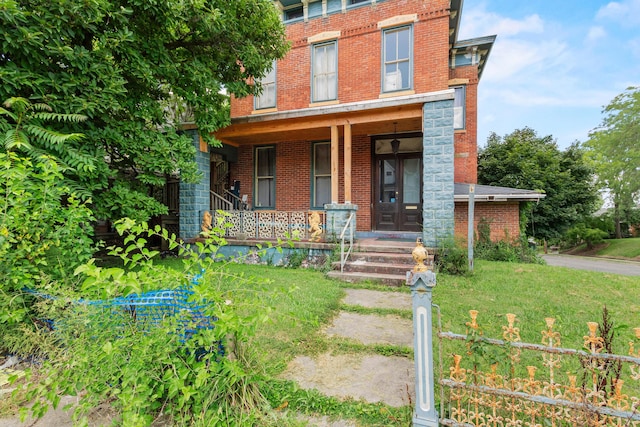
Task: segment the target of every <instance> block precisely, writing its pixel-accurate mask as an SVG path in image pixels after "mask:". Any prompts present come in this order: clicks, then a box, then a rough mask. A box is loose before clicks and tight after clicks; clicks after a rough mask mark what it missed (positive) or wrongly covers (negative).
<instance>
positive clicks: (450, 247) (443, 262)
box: [434, 241, 469, 276]
mask: <svg viewBox="0 0 640 427" xmlns="http://www.w3.org/2000/svg"><path fill="white" fill-rule="evenodd" d="M467 255H468V254H467V251H466V250H465V249H462V248H461V247H459V246H458V245H456V244H455V242H453V241H448V242H446V243H445V244H443V245H442V246H441V247H440V248H439V249H438V251H437V253H436V254H435V255H434V265H435V271H436V272H439V273H445V274H451V275H457V276H461V275H462V276H463V275H466V274H468V273H469V260H468V256H467Z"/></svg>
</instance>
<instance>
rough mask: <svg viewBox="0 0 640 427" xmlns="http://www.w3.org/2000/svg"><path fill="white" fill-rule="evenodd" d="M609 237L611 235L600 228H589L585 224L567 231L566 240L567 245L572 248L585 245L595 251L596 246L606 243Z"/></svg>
mask: <svg viewBox="0 0 640 427" xmlns="http://www.w3.org/2000/svg"><path fill="white" fill-rule="evenodd" d="M608 236H609V233H607V232H606V231H603V230H600V229H599V228H589V227H587V226H586V225H585V224H578V225H576V226H575V227H573V228H571V229H569V230H568V231H567V234H566V239H567V243H569V244H570V245H572V246H578V245H581V244H583V243H585V244H586V245H587V249H593V247H594V245H596V244H598V243H602V242H604V239H605V238H607V237H608Z"/></svg>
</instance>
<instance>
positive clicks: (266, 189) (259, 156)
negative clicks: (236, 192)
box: [254, 146, 276, 208]
mask: <svg viewBox="0 0 640 427" xmlns="http://www.w3.org/2000/svg"><path fill="white" fill-rule="evenodd" d="M254 182H255V202H254V206H255V207H256V208H275V206H276V148H275V147H273V146H271V147H256V151H255V181H254Z"/></svg>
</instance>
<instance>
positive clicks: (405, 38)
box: [382, 26, 413, 92]
mask: <svg viewBox="0 0 640 427" xmlns="http://www.w3.org/2000/svg"><path fill="white" fill-rule="evenodd" d="M382 40H383V42H382V58H383V64H382V91H383V92H393V91H397V90H406V89H411V84H412V83H411V80H412V70H413V54H412V52H413V43H412V29H411V26H407V27H400V28H391V29H387V30H384V32H383V37H382Z"/></svg>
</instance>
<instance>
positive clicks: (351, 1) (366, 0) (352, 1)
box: [349, 0, 371, 4]
mask: <svg viewBox="0 0 640 427" xmlns="http://www.w3.org/2000/svg"><path fill="white" fill-rule="evenodd" d="M370 2H371V0H349V4H358V3H370Z"/></svg>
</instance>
